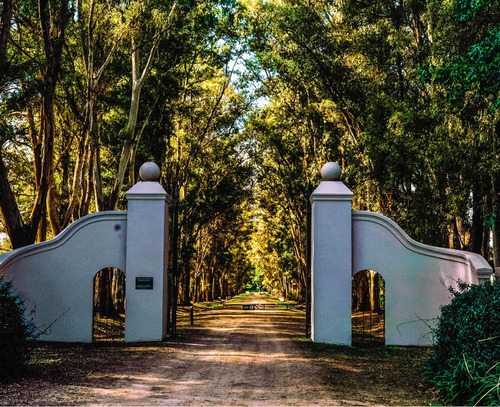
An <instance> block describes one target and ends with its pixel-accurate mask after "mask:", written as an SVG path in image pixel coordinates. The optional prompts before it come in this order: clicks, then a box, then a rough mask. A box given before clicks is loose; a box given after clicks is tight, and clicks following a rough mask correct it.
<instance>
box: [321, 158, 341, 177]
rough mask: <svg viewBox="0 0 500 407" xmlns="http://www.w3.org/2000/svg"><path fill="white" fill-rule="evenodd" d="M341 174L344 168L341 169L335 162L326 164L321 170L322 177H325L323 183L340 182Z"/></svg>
mask: <svg viewBox="0 0 500 407" xmlns="http://www.w3.org/2000/svg"><path fill="white" fill-rule="evenodd" d="M341 174H342V168H340V165H338V164H337V163H334V162H329V163H326V164H325V165H323V167H322V168H321V176H322V177H323V181H340V175H341Z"/></svg>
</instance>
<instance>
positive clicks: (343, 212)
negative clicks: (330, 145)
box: [311, 162, 353, 345]
mask: <svg viewBox="0 0 500 407" xmlns="http://www.w3.org/2000/svg"><path fill="white" fill-rule="evenodd" d="M340 175H341V168H340V166H339V165H338V164H336V163H332V162H330V163H327V164H325V165H324V166H323V168H322V169H321V176H322V177H323V182H322V183H321V184H320V185H319V186H318V188H316V190H315V191H314V192H313V193H312V195H311V202H312V231H311V233H312V239H311V241H312V271H311V284H312V287H311V336H312V340H313V341H315V342H326V343H337V344H345V345H350V344H351V290H352V283H351V278H352V241H351V236H352V226H351V223H352V222H351V217H352V211H351V205H352V196H353V194H352V192H351V191H350V190H349V189H348V188H347V187H346V186H345V185H344V183H343V182H342V181H340Z"/></svg>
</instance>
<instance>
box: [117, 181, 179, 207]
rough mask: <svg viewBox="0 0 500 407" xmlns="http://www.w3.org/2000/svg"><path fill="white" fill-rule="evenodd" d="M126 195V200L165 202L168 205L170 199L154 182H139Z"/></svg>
mask: <svg viewBox="0 0 500 407" xmlns="http://www.w3.org/2000/svg"><path fill="white" fill-rule="evenodd" d="M126 195H127V199H128V200H133V199H144V200H167V201H168V202H169V203H170V197H169V196H168V194H167V193H166V191H165V190H164V189H163V187H162V186H161V185H160V184H159V183H158V182H156V181H139V182H138V183H137V184H135V185H134V186H133V187H132V188H130V189H129V190H128V191H127V194H126Z"/></svg>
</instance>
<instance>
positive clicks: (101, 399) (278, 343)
mask: <svg viewBox="0 0 500 407" xmlns="http://www.w3.org/2000/svg"><path fill="white" fill-rule="evenodd" d="M257 303H258V304H275V303H276V301H272V300H270V299H268V297H267V296H265V295H251V296H248V297H246V298H244V299H239V300H236V301H235V303H234V305H231V306H225V307H220V308H218V309H215V310H212V311H209V312H204V313H201V314H199V315H196V318H195V326H193V327H190V326H187V327H186V329H181V333H182V336H181V338H180V339H179V340H176V341H167V342H166V343H165V344H163V345H161V346H158V345H156V344H149V345H150V346H149V345H146V346H143V345H137V346H136V347H130V348H123V350H120V352H122V353H120V355H121V354H123V352H124V351H127V350H128V349H130V354H131V357H130V358H128V359H127V357H125V360H124V361H123V360H122V361H120V362H119V363H118V362H117V364H116V365H114V366H113V365H112V364H111V366H107V367H106V368H103V367H102V366H101V367H100V368H96V369H95V371H94V372H90V373H89V374H88V375H87V377H86V378H85V379H84V380H80V381H79V382H72V383H69V384H65V385H61V386H56V388H54V387H49V388H47V389H46V390H43V389H41V390H40V392H39V395H38V396H37V397H39V398H38V403H36V402H35V404H44V405H55V404H58V405H61V404H66V405H70V404H73V405H74V404H85V405H166V406H176V405H179V406H194V405H196V406H214V405H224V406H233V405H246V406H285V405H288V406H289V405H294V406H295V405H297V406H314V405H321V406H327V405H369V404H372V405H373V404H386V405H387V404H399V405H405V404H420V405H422V404H428V402H429V400H428V399H427V398H426V396H425V394H424V390H422V389H415V390H414V392H413V394H412V397H413V398H412V399H409V398H408V393H407V389H401V390H398V389H399V387H398V384H397V383H398V380H399V381H401V383H405V386H402V387H408V383H407V381H408V380H415V384H414V386H418V382H419V379H418V378H417V379H411V378H410V379H409V378H408V377H405V376H404V375H405V374H406V375H408V374H407V373H405V372H401V371H399V372H398V371H394V372H392V371H391V370H392V369H391V367H389V368H385V370H382V371H376V372H373V371H366V367H364V365H363V363H364V362H363V358H364V356H363V354H361V355H358V357H353V358H352V360H351V357H350V356H349V352H347V354H345V355H341V356H339V357H337V356H335V355H336V354H335V351H334V352H333V353H332V351H331V350H330V351H327V352H326V353H325V352H324V351H323V350H322V349H312V350H311V349H309V348H308V346H310V345H311V344H310V343H309V344H307V343H306V344H304V345H303V346H301V344H300V341H298V340H297V338H298V337H299V336H300V335H301V332H302V331H303V329H304V317H303V314H301V313H299V312H296V311H292V310H282V309H278V308H276V307H270V306H269V305H268V306H267V307H266V309H262V310H243V309H242V308H243V307H242V305H243V304H257ZM312 345H316V344H312ZM304 346H305V347H304ZM329 352H330V353H329ZM132 353H133V355H134V356H132ZM339 358H340V359H339ZM407 364H408V362H407V361H402V363H401V365H402V366H401V367H400V368H406V367H408V366H406V365H407ZM368 368H370V366H368ZM408 368H409V367H408ZM391 375H393V377H392V376H391ZM410 387H411V386H410ZM20 391H22V389H20ZM415 394H417V395H418V397H417V398H416V399H415ZM419 397H420V398H419ZM23 404H25V403H23ZM30 404H31V403H30Z"/></svg>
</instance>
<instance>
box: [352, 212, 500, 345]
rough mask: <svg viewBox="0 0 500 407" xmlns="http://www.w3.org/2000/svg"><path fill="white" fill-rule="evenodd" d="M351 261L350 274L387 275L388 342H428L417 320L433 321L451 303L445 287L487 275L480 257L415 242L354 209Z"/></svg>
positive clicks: (425, 330)
mask: <svg viewBox="0 0 500 407" xmlns="http://www.w3.org/2000/svg"><path fill="white" fill-rule="evenodd" d="M352 260H353V264H352V274H353V275H354V274H356V273H357V272H359V271H361V270H366V269H368V270H375V271H376V272H378V273H380V275H381V276H382V277H383V278H384V280H385V289H386V296H385V298H386V303H385V313H386V318H385V330H386V344H388V345H391V344H398V345H427V344H431V343H432V338H431V337H430V334H429V331H430V329H429V327H428V326H427V325H426V324H425V323H424V322H422V321H419V319H423V320H427V323H430V324H431V325H433V321H432V319H433V318H435V317H437V316H438V315H439V307H440V306H441V305H444V304H447V303H449V302H450V298H451V294H450V292H449V291H448V287H450V286H452V287H456V283H457V282H458V281H459V280H460V281H463V282H467V283H473V284H477V283H479V282H480V281H482V280H485V279H489V277H490V275H491V267H490V266H489V264H488V263H487V262H486V260H484V259H483V258H482V257H481V256H479V255H477V254H475V253H469V252H464V251H459V250H452V249H442V248H437V247H432V246H427V245H424V244H421V243H418V242H416V241H414V240H412V239H411V238H410V237H409V236H408V235H407V234H406V233H405V232H404V231H403V230H402V229H401V228H400V227H399V226H398V225H397V224H396V223H395V222H393V221H392V220H390V219H389V218H387V217H385V216H383V215H380V214H377V213H374V212H363V211H355V212H353V216H352Z"/></svg>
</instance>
